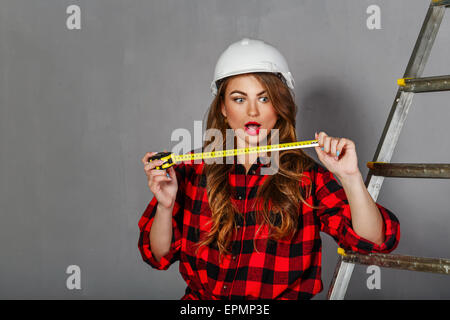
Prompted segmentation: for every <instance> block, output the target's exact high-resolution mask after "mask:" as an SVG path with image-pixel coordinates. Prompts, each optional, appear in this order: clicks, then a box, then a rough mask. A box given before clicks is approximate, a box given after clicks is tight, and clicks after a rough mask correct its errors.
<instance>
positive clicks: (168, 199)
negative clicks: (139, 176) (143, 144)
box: [141, 150, 178, 209]
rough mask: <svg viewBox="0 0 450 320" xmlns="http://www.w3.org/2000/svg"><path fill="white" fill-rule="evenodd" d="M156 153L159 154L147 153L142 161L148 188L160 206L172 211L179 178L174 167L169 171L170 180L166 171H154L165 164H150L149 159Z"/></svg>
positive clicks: (158, 161) (159, 162) (156, 162)
mask: <svg viewBox="0 0 450 320" xmlns="http://www.w3.org/2000/svg"><path fill="white" fill-rule="evenodd" d="M164 151H166V150H164ZM156 153H157V152H147V153H146V154H145V156H144V157H143V158H142V160H141V161H142V163H143V164H144V170H145V174H146V175H147V179H148V187H149V188H150V190H151V191H152V192H153V194H154V196H155V197H156V200H158V204H159V205H161V206H163V207H164V208H167V209H170V208H173V205H174V204H175V198H176V195H177V191H178V182H177V176H176V174H175V169H174V168H173V166H172V167H170V168H168V169H167V173H169V176H170V178H168V177H167V175H166V170H156V169H154V168H155V167H157V166H159V165H161V164H162V163H163V162H162V161H161V160H156V161H152V162H148V159H149V158H150V157H151V156H153V155H155V154H156Z"/></svg>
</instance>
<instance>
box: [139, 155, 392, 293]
mask: <svg viewBox="0 0 450 320" xmlns="http://www.w3.org/2000/svg"><path fill="white" fill-rule="evenodd" d="M203 166H204V162H202V163H200V164H195V163H180V164H177V165H176V166H175V171H176V175H177V179H178V193H177V197H176V202H175V205H174V209H173V218H172V225H173V235H172V244H171V248H170V251H169V253H168V254H167V255H165V256H164V257H162V258H161V259H160V261H159V262H158V261H157V260H156V259H155V257H154V256H153V254H152V251H151V248H150V229H151V227H152V222H153V219H154V216H155V213H156V208H157V204H158V202H157V200H156V198H155V197H153V199H152V200H151V201H150V203H149V205H148V206H147V208H146V210H145V212H144V214H143V215H142V217H141V219H140V221H139V229H140V237H139V243H138V247H139V250H140V253H141V255H142V258H143V260H144V261H145V262H146V263H148V264H149V265H151V266H152V267H153V268H156V269H159V270H166V269H167V268H168V267H169V266H170V265H171V264H172V263H174V262H175V261H179V269H180V273H181V275H182V277H183V278H184V280H185V281H186V283H187V285H188V286H187V288H186V292H185V294H184V296H183V297H182V298H181V299H182V300H184V299H208V300H213V299H290V300H292V299H310V298H312V297H313V296H314V295H315V294H317V293H319V292H320V291H321V290H322V288H323V284H322V280H321V257H322V245H321V239H320V235H319V232H320V231H322V232H325V233H327V234H329V235H331V236H332V237H333V238H334V239H335V240H336V242H337V243H338V244H339V246H341V247H342V248H344V249H347V250H353V251H357V252H361V253H369V252H384V253H388V252H391V251H392V250H394V249H395V248H396V247H397V245H398V241H399V237H400V225H399V221H398V219H397V218H396V217H395V215H394V214H393V213H392V212H391V211H389V210H388V209H386V208H384V207H383V206H381V205H379V204H378V203H377V207H378V208H379V209H380V212H381V214H382V216H383V222H384V228H385V229H384V230H385V231H384V232H385V241H384V242H383V243H382V244H381V245H377V244H375V243H373V242H371V241H369V240H366V239H364V238H362V237H360V236H358V235H357V234H356V233H355V231H354V230H353V229H352V222H351V214H350V206H349V203H348V200H347V197H346V195H345V192H344V189H343V188H342V186H340V185H339V184H338V182H337V180H336V179H335V178H334V176H333V174H332V173H331V172H329V171H328V170H327V169H326V168H325V167H323V166H322V165H320V164H318V163H315V165H314V166H313V167H312V168H311V169H310V170H308V171H304V174H305V175H307V176H309V177H310V178H311V179H312V182H313V189H312V190H313V192H312V195H311V196H310V197H309V198H307V199H306V201H307V202H308V203H309V204H313V205H315V206H317V205H320V206H321V207H322V209H314V210H312V209H311V208H309V207H308V206H306V205H305V204H303V203H302V204H301V210H302V211H301V213H299V214H300V220H299V227H298V230H297V232H296V233H295V235H294V237H293V238H292V239H291V240H290V241H285V240H284V241H283V240H278V241H275V240H270V239H267V232H268V229H267V227H263V228H261V230H260V231H259V233H258V234H257V235H256V236H255V234H256V231H257V230H258V226H259V225H255V217H254V211H252V210H250V208H252V205H253V202H254V201H255V195H256V191H257V189H258V186H260V185H261V184H262V183H263V182H264V180H265V179H266V178H268V176H267V175H262V174H261V167H262V166H268V165H264V164H262V163H261V159H260V158H258V159H257V161H256V162H255V163H254V164H253V165H252V167H251V168H250V171H249V172H248V174H246V170H245V167H244V166H243V165H242V164H233V165H231V166H232V171H231V173H230V174H229V179H228V181H229V184H230V185H231V187H232V199H231V201H233V202H234V203H236V205H237V207H238V208H239V209H240V210H241V212H243V213H244V218H241V217H239V216H237V217H236V219H237V225H238V229H237V230H238V231H237V232H233V241H232V247H231V254H230V255H225V256H224V257H223V259H222V262H221V263H220V264H219V260H218V258H219V255H218V250H217V246H216V245H215V244H213V243H212V244H210V245H209V246H208V247H207V250H202V249H200V250H199V251H198V254H197V255H196V254H195V252H194V251H195V248H196V247H195V246H193V244H194V243H196V242H198V240H199V235H203V234H205V233H206V232H207V231H208V230H209V229H207V227H206V226H205V225H206V222H207V221H209V220H210V217H211V210H210V207H209V205H208V197H207V192H206V187H205V186H206V176H205V175H204V174H202V168H203ZM305 183H306V184H309V182H308V180H306V179H302V181H301V185H302V186H303V185H304V184H305ZM299 186H300V183H299ZM208 226H210V225H208ZM253 240H255V245H256V249H257V251H255V249H254V244H253Z"/></svg>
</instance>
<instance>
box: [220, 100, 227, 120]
mask: <svg viewBox="0 0 450 320" xmlns="http://www.w3.org/2000/svg"><path fill="white" fill-rule="evenodd" d="M220 111H222V115H223V116H224V117H225V118H226V117H227V110H226V109H225V105H224V104H223V103H221V104H220Z"/></svg>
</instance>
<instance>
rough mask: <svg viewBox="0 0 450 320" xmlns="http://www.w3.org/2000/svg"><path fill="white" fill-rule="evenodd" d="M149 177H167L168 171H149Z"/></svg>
mask: <svg viewBox="0 0 450 320" xmlns="http://www.w3.org/2000/svg"><path fill="white" fill-rule="evenodd" d="M149 175H150V176H152V177H156V176H165V175H166V170H158V169H153V170H150V171H149Z"/></svg>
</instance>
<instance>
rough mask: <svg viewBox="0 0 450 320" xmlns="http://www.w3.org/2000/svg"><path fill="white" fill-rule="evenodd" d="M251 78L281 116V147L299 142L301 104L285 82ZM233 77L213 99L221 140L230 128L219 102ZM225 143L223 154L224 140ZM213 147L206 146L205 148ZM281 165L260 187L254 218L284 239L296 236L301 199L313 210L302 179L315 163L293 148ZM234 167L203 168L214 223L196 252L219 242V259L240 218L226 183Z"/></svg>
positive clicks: (210, 122) (212, 119)
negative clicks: (298, 130)
mask: <svg viewBox="0 0 450 320" xmlns="http://www.w3.org/2000/svg"><path fill="white" fill-rule="evenodd" d="M252 75H254V76H255V77H256V78H257V79H258V80H259V82H260V83H261V84H262V85H263V86H264V87H265V89H266V90H267V92H268V96H269V99H270V101H271V102H272V105H273V107H274V109H275V110H276V113H277V115H278V120H277V122H276V124H275V126H274V129H279V131H278V132H279V143H287V142H295V141H297V135H296V131H295V116H296V113H297V106H296V105H295V102H294V99H293V98H292V95H291V93H290V92H289V89H288V87H287V86H286V85H285V83H284V81H283V80H282V78H281V77H280V76H279V75H276V74H273V73H268V72H257V73H252ZM230 78H231V77H228V78H225V79H223V80H221V81H220V82H219V83H218V91H217V95H216V97H215V98H214V100H213V101H212V103H211V106H210V108H209V111H208V115H207V126H206V127H207V129H210V128H215V129H218V130H220V132H221V133H222V136H223V137H225V133H226V129H230V127H229V126H228V124H227V123H226V122H225V117H224V116H223V114H222V112H221V104H222V103H223V102H224V99H225V90H226V87H227V84H228V82H229V80H230ZM223 140H224V141H223V150H225V149H226V146H225V143H226V141H225V139H223ZM270 140H271V136H270V135H269V136H268V140H267V144H270ZM211 143H212V142H209V143H206V142H205V143H204V148H206V146H207V145H209V144H211ZM277 165H278V167H279V169H278V172H277V173H275V174H274V175H269V176H268V178H267V179H266V180H265V181H264V183H263V185H261V186H260V187H259V188H258V191H257V194H256V202H257V203H258V205H257V210H258V211H257V214H256V215H255V218H256V223H258V224H260V225H261V226H262V225H263V224H266V225H267V226H268V228H269V238H271V239H275V240H277V239H281V238H284V237H290V238H292V236H293V235H294V234H295V232H296V231H297V228H298V220H299V219H298V217H299V210H300V201H301V202H303V203H305V204H306V205H308V206H309V207H312V206H311V205H309V204H308V203H306V201H305V198H308V197H309V196H310V195H311V184H312V183H310V184H309V185H308V186H307V187H306V189H305V190H303V188H301V187H300V183H299V181H300V179H301V178H302V176H303V171H304V170H307V169H309V168H310V167H311V166H312V165H314V160H313V159H312V158H310V157H309V156H308V155H307V154H305V153H304V152H303V151H302V150H301V149H291V150H284V151H280V152H279V161H278V163H277ZM232 168H233V165H230V164H218V163H212V164H206V163H205V164H204V168H203V170H204V171H203V173H204V174H205V175H206V185H207V194H208V201H209V205H210V208H211V212H212V217H211V221H210V223H211V224H212V225H211V230H210V232H209V233H207V234H206V237H205V239H200V241H199V243H198V244H197V250H198V249H199V247H201V246H204V245H208V244H210V243H212V242H213V241H216V243H217V247H218V249H219V253H220V256H221V255H222V254H229V253H230V251H229V245H230V242H231V237H232V231H233V228H236V222H235V215H237V214H239V215H242V213H240V212H239V210H237V208H235V207H234V206H233V203H232V202H231V200H230V198H231V188H230V185H229V183H228V173H229V172H230V170H231V169H232ZM310 182H311V181H310ZM302 193H303V194H302ZM269 207H270V210H269ZM261 208H262V210H261ZM276 221H278V222H280V221H281V224H280V223H278V226H276V225H275V224H276V223H275V222H276ZM260 228H261V227H260ZM260 228H259V229H258V231H257V232H259V230H260Z"/></svg>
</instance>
